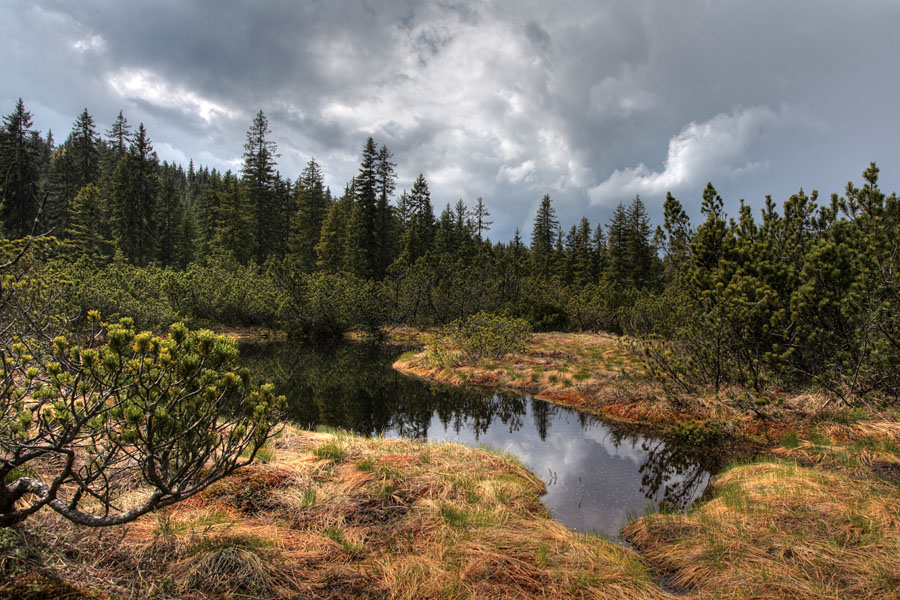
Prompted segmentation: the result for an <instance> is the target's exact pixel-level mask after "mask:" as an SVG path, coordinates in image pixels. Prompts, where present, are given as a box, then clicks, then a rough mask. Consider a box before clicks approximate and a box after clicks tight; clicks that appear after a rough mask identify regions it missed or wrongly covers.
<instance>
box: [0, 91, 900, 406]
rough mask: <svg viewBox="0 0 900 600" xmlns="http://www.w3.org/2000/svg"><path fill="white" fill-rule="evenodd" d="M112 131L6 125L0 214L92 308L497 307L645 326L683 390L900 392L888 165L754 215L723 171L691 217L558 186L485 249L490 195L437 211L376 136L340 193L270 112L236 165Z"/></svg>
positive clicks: (312, 329)
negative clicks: (54, 131)
mask: <svg viewBox="0 0 900 600" xmlns="http://www.w3.org/2000/svg"><path fill="white" fill-rule="evenodd" d="M96 129H97V128H96V125H95V123H94V120H93V118H92V117H91V115H90V114H89V113H88V112H87V111H86V110H85V111H84V112H83V113H82V114H81V115H80V116H79V117H78V118H77V119H76V121H75V123H74V125H73V128H72V131H71V133H70V134H69V136H68V137H67V138H66V140H65V142H64V143H62V144H61V145H59V146H56V145H55V144H54V142H53V139H52V135H50V134H48V135H47V136H46V137H42V136H41V134H40V133H38V132H36V131H34V130H33V129H32V125H31V115H30V113H28V111H26V110H25V107H24V104H23V103H22V101H21V100H20V101H19V102H18V103H17V105H16V107H15V109H14V111H13V112H12V113H11V114H9V115H8V116H6V117H5V118H4V120H3V128H2V133H0V173H2V174H3V175H2V190H0V226H2V227H3V231H4V232H5V235H6V236H7V237H10V238H17V237H23V236H27V235H30V234H34V233H36V232H43V231H48V230H50V231H52V232H53V234H54V235H55V236H56V237H57V238H58V239H59V240H60V248H59V249H57V251H56V255H55V259H54V255H53V253H52V252H51V253H50V254H49V255H48V263H47V264H50V265H53V268H54V269H55V272H56V273H57V274H59V273H62V274H63V275H65V277H63V278H62V279H64V280H65V281H67V282H68V284H67V285H69V287H70V293H69V297H70V298H71V302H72V304H73V305H74V306H75V307H76V308H78V309H79V310H81V311H82V312H85V311H87V310H88V309H90V308H96V307H97V306H96V305H97V304H103V303H106V305H107V306H106V307H101V308H103V310H104V311H105V314H109V312H110V311H112V312H113V313H115V312H116V311H117V310H123V311H124V310H127V309H128V308H130V309H132V311H131V312H132V315H133V316H135V318H136V319H137V320H139V321H140V320H141V319H143V320H144V322H145V323H147V324H148V326H153V327H164V326H167V325H168V324H169V323H171V322H173V321H174V320H176V319H179V318H182V319H188V320H191V319H193V320H195V321H199V322H204V321H206V322H210V321H212V322H222V323H231V324H245V323H255V324H260V323H262V324H267V325H271V326H276V327H281V328H284V329H287V330H289V331H292V332H295V333H301V334H316V335H339V334H341V333H342V332H343V331H346V330H347V329H349V328H352V327H367V328H370V329H373V330H378V329H380V328H383V327H385V326H390V325H393V324H398V323H403V324H410V325H415V326H420V327H422V326H435V325H444V324H447V323H450V322H452V321H454V320H455V319H458V318H460V317H465V316H468V315H473V314H475V313H478V312H480V311H486V312H491V313H497V314H502V315H505V316H509V317H516V318H522V319H525V320H526V321H528V322H529V324H530V325H531V327H533V328H534V329H535V330H590V331H609V332H613V333H627V334H630V335H631V336H632V338H633V339H637V340H639V346H640V350H641V351H642V352H643V353H644V355H645V357H646V358H647V363H648V364H649V365H651V367H652V370H653V372H654V374H655V375H656V376H658V377H659V378H660V379H662V380H663V381H665V382H666V385H667V386H669V387H670V389H671V390H673V393H674V392H676V391H683V392H687V391H689V390H690V391H692V390H695V389H697V388H701V387H710V388H713V389H716V390H719V389H722V388H725V387H728V386H730V385H739V386H741V387H742V388H746V389H750V390H755V391H756V392H759V391H761V390H765V389H773V388H777V387H802V386H808V385H816V386H820V387H822V388H825V389H827V390H830V391H831V392H833V393H834V394H836V395H837V396H839V397H842V398H849V397H851V396H854V395H860V394H861V395H873V394H874V395H888V396H890V397H893V398H895V397H896V396H897V394H898V393H900V376H898V375H897V373H898V372H900V369H897V368H896V367H897V365H898V364H900V361H898V358H900V332H898V331H897V330H896V323H897V322H898V317H900V308H898V305H900V283H898V281H897V279H896V276H895V275H894V274H895V273H896V272H897V267H898V266H900V265H897V261H898V260H900V258H898V257H900V252H898V250H900V248H898V244H900V208H898V203H897V199H896V195H890V196H888V195H886V194H885V193H883V192H882V191H881V190H880V189H879V188H878V169H877V167H876V166H875V165H874V164H872V165H871V166H870V167H869V168H868V169H867V170H866V171H865V173H864V174H863V180H864V183H863V184H862V187H856V186H854V185H853V184H852V183H851V184H848V186H847V188H846V190H845V191H844V193H843V195H837V194H835V195H833V196H832V197H831V198H830V200H829V201H827V202H824V203H820V202H819V199H818V194H817V193H816V192H813V193H812V194H811V195H807V194H806V193H805V192H803V191H802V190H800V191H799V192H798V193H797V194H795V195H793V196H791V198H789V199H788V200H786V201H785V202H784V203H783V204H782V205H781V206H780V207H779V206H778V205H777V203H776V202H775V201H774V200H773V199H772V198H770V197H767V198H766V201H765V205H764V207H763V209H762V211H761V212H760V213H758V216H757V215H755V214H754V211H753V209H752V208H751V207H750V205H749V204H747V203H745V202H743V201H742V202H741V206H740V209H739V212H738V215H737V216H736V217H729V216H728V215H727V214H726V213H725V211H724V202H723V200H722V198H721V197H720V196H719V195H718V193H717V192H716V190H715V188H714V187H713V186H712V184H710V185H708V186H707V188H706V190H705V191H704V193H703V201H702V204H701V214H700V218H701V222H700V224H699V225H698V226H696V227H695V226H693V225H692V224H691V222H690V218H689V216H688V214H687V213H686V211H685V210H684V208H683V206H682V205H681V203H680V202H679V201H678V200H677V199H676V198H674V197H673V196H672V195H671V194H670V195H668V197H667V199H666V201H665V204H664V222H663V223H662V224H661V225H660V226H658V227H656V228H654V227H653V225H652V224H651V222H650V219H649V216H648V213H647V209H646V207H645V205H644V203H643V201H642V200H641V199H640V198H639V197H635V198H632V199H630V200H628V201H626V202H623V203H621V204H620V205H619V206H617V207H616V209H615V211H614V212H613V215H612V218H611V219H610V220H609V222H608V223H603V224H592V223H590V221H589V220H588V219H587V218H582V219H580V220H579V221H578V222H577V223H575V224H573V225H570V226H569V227H568V228H566V227H563V226H562V225H561V223H560V222H559V220H558V219H557V217H556V213H555V210H554V208H553V204H552V201H551V199H550V197H549V196H544V198H543V199H542V200H541V202H540V205H539V208H538V210H537V213H536V216H535V219H534V222H533V228H532V231H531V235H530V239H529V240H527V241H526V240H525V239H523V234H522V233H521V232H519V231H518V230H517V231H516V233H515V235H514V237H513V239H512V240H510V241H508V242H491V241H490V240H489V239H488V233H489V231H490V227H491V225H492V223H491V221H490V212H489V211H488V209H487V207H486V205H485V202H484V201H483V200H482V199H481V198H478V199H477V200H475V201H474V202H473V203H472V206H467V204H466V203H465V202H464V201H463V200H459V201H458V202H457V203H455V204H454V205H452V206H451V205H449V204H448V205H447V206H446V207H444V208H443V209H442V210H440V212H436V210H435V207H434V206H433V204H432V201H431V193H430V190H429V186H428V182H427V181H426V178H425V176H424V175H423V174H420V175H419V176H418V177H417V178H416V179H415V181H414V183H413V185H412V186H411V188H410V189H409V190H403V191H401V192H400V193H399V194H398V193H397V189H396V187H397V186H396V181H397V173H396V164H395V163H394V162H393V160H392V155H391V152H390V151H389V150H388V149H387V147H385V146H383V145H382V146H379V145H378V144H376V142H375V140H374V139H372V138H369V139H367V140H366V142H365V144H364V146H363V149H362V153H361V160H360V167H359V171H358V174H357V175H356V176H355V177H354V178H353V179H352V180H351V181H349V182H348V183H347V184H346V185H345V187H344V189H343V190H342V191H341V192H340V193H333V192H332V191H331V190H330V189H329V188H328V187H327V186H326V185H325V182H324V176H323V173H322V168H321V166H320V165H319V164H318V163H317V162H316V161H315V160H310V161H309V163H308V164H307V165H306V167H305V168H304V169H303V171H302V172H301V173H300V174H298V176H297V178H296V180H294V181H291V180H290V179H288V178H284V177H282V175H281V174H280V173H279V172H278V170H277V168H276V159H277V157H278V148H277V145H276V144H275V142H274V141H272V138H271V131H270V129H269V125H268V121H267V119H266V117H265V115H264V114H263V112H262V111H260V112H259V113H257V115H256V116H255V118H254V119H253V122H252V124H251V126H250V128H249V130H248V132H247V138H246V143H245V144H244V154H243V163H242V167H241V169H240V172H239V173H232V172H230V171H229V172H225V173H220V172H218V171H217V170H215V169H209V168H207V167H202V166H200V167H197V166H195V165H194V164H193V162H191V163H190V164H189V165H188V167H187V169H184V168H183V167H182V166H181V165H172V164H168V163H166V162H163V163H160V162H159V161H158V158H157V157H156V154H155V153H154V152H153V148H152V143H151V141H150V139H149V136H148V133H147V131H146V130H145V128H144V127H143V125H139V126H138V127H137V129H136V130H133V128H132V127H131V126H130V125H129V123H128V122H127V120H126V119H125V117H124V116H123V115H122V114H121V113H120V114H119V115H118V117H117V118H116V120H115V121H114V122H113V125H112V127H111V128H110V129H109V130H108V131H106V132H105V134H104V135H102V136H101V135H100V134H98V132H97V130H96ZM54 260H55V261H56V262H54Z"/></svg>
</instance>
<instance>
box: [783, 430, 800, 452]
mask: <svg viewBox="0 0 900 600" xmlns="http://www.w3.org/2000/svg"><path fill="white" fill-rule="evenodd" d="M799 445H800V436H798V435H797V432H796V431H791V432H788V433H786V434H784V435H783V436H781V447H782V448H787V449H788V450H790V449H792V448H796V447H797V446H799Z"/></svg>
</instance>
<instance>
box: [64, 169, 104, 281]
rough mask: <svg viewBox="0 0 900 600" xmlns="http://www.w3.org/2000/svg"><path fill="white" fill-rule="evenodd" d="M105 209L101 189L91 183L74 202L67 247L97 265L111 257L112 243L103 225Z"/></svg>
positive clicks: (67, 234) (79, 193) (67, 233)
mask: <svg viewBox="0 0 900 600" xmlns="http://www.w3.org/2000/svg"><path fill="white" fill-rule="evenodd" d="M104 209H105V207H104V203H103V198H102V197H101V196H100V190H99V188H98V187H97V186H96V185H95V184H93V183H89V184H87V185H86V186H85V187H83V188H82V189H81V191H80V192H78V194H76V196H75V198H74V199H73V200H72V206H71V212H70V217H69V229H68V231H67V232H66V237H67V238H68V242H67V245H68V247H69V248H71V249H72V251H73V252H74V253H75V254H76V255H79V256H85V257H87V258H88V259H90V260H91V261H93V262H95V263H103V262H105V261H106V259H107V258H108V257H109V250H110V241H109V240H108V239H107V238H106V237H105V236H104V232H103V228H102V226H101V224H102V223H103V221H104V220H105V217H106V215H105V210H104Z"/></svg>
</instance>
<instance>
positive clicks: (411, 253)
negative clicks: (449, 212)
mask: <svg viewBox="0 0 900 600" xmlns="http://www.w3.org/2000/svg"><path fill="white" fill-rule="evenodd" d="M404 195H406V194H405V192H404ZM407 198H408V203H409V213H410V217H409V223H408V225H407V227H406V235H405V237H404V240H403V258H404V260H405V261H406V262H407V264H413V263H415V262H416V260H417V259H418V258H420V257H422V256H425V254H426V253H427V252H428V250H429V249H430V248H431V246H432V244H433V243H434V235H435V222H434V210H433V209H432V207H431V192H430V191H429V190H428V182H427V181H425V176H424V175H422V174H421V173H419V176H418V177H417V178H416V180H415V182H414V183H413V186H412V189H411V190H410V193H409V194H408V195H407Z"/></svg>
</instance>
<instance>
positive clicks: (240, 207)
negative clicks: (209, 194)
mask: <svg viewBox="0 0 900 600" xmlns="http://www.w3.org/2000/svg"><path fill="white" fill-rule="evenodd" d="M216 206H217V210H216V227H215V232H214V233H213V239H212V241H211V243H210V252H211V253H212V254H214V255H215V254H218V255H225V256H231V257H232V258H234V259H235V260H237V261H238V262H239V263H241V264H248V263H249V262H251V261H252V260H254V259H255V258H256V257H257V256H258V251H257V241H256V232H257V227H256V226H257V223H256V220H255V219H254V218H253V217H254V211H253V209H254V207H255V203H254V201H253V200H252V199H251V198H250V197H249V196H248V194H247V187H246V186H244V185H242V183H241V181H240V180H239V179H238V178H237V177H236V176H235V175H234V174H232V173H231V171H229V172H227V173H225V176H224V177H223V178H222V182H221V184H220V185H218V186H217V190H216Z"/></svg>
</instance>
